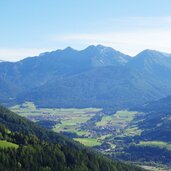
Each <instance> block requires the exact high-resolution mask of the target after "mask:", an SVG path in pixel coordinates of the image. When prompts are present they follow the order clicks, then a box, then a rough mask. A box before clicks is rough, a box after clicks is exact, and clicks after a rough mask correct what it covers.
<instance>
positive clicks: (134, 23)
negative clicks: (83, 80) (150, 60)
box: [0, 0, 171, 61]
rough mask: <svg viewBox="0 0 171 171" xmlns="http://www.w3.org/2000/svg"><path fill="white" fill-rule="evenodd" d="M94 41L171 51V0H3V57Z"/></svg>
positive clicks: (0, 1)
mask: <svg viewBox="0 0 171 171" xmlns="http://www.w3.org/2000/svg"><path fill="white" fill-rule="evenodd" d="M92 44H94V45H97V44H102V45H105V46H110V47H113V48H114V49H116V50H119V51H121V52H123V53H126V54H129V55H132V56H134V55H136V54H137V53H139V52H140V51H142V50H144V49H155V50H159V51H163V52H167V53H171V0H141V1H140V0H0V60H7V61H17V60H20V59H23V58H25V57H28V56H36V55H39V53H42V52H46V51H52V50H56V49H64V48H66V47H68V46H71V47H73V48H75V49H78V50H81V49H84V48H85V47H87V46H89V45H92Z"/></svg>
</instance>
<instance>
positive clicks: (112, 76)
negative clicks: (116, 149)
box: [0, 45, 171, 108]
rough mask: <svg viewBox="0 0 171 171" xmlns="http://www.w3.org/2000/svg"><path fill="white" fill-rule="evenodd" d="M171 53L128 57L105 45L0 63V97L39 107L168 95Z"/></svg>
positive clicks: (126, 102)
mask: <svg viewBox="0 0 171 171" xmlns="http://www.w3.org/2000/svg"><path fill="white" fill-rule="evenodd" d="M170 75H171V55H169V54H165V53H161V52H158V51H153V50H145V51H143V52H141V53H140V54H138V55H137V56H135V57H130V56H128V55H125V54H123V53H121V52H119V51H116V50H114V49H112V48H110V47H105V46H102V45H97V46H94V45H91V46H89V47H87V48H86V49H84V50H81V51H77V50H75V49H72V48H71V47H68V48H66V49H64V50H57V51H53V52H46V53H42V54H41V55H40V56H37V57H31V58H26V59H24V60H21V61H18V62H14V63H12V62H3V63H0V81H1V85H0V101H1V103H3V104H11V103H22V102H24V101H33V102H34V103H35V104H36V105H38V106H42V107H102V108H103V107H104V108H105V107H117V108H123V107H125V108H128V107H132V106H134V105H138V104H143V103H145V102H149V101H153V100H157V99H160V98H162V97H165V96H168V95H169V94H171V77H170Z"/></svg>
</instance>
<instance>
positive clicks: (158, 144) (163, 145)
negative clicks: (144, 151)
mask: <svg viewBox="0 0 171 171" xmlns="http://www.w3.org/2000/svg"><path fill="white" fill-rule="evenodd" d="M138 145H141V146H154V147H159V148H166V149H168V150H171V144H169V143H166V142H163V141H141V142H140V143H139V144H138Z"/></svg>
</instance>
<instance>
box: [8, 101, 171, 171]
mask: <svg viewBox="0 0 171 171" xmlns="http://www.w3.org/2000/svg"><path fill="white" fill-rule="evenodd" d="M10 109H11V110H12V111H14V112H15V113H18V114H19V115H21V116H24V117H26V118H28V119H30V120H32V121H34V122H37V123H39V124H40V125H42V126H44V127H46V128H49V129H52V130H54V131H55V132H61V133H63V134H64V135H66V136H68V137H70V138H73V139H74V140H76V141H79V142H80V143H82V144H84V145H86V146H89V147H93V148H95V149H97V150H98V151H100V152H102V153H104V154H106V155H107V156H109V157H112V158H117V159H118V158H119V159H121V160H127V161H129V160H128V159H129V156H130V154H129V152H127V151H126V150H125V149H126V148H127V146H131V145H133V146H134V147H136V148H137V147H142V148H143V147H154V148H156V147H157V148H159V149H162V148H165V149H167V150H168V151H170V153H171V144H169V143H166V142H162V141H140V140H136V139H135V137H136V136H140V135H141V133H142V131H143V130H141V129H140V128H139V127H138V126H137V122H138V121H137V118H138V117H139V116H140V115H141V113H139V112H137V111H127V110H121V111H117V112H115V113H112V114H105V113H104V112H103V110H102V109H97V108H85V109H75V108H68V109H59V108H36V106H35V105H34V104H33V103H31V102H25V103H24V104H22V105H16V106H13V107H11V108H10ZM140 150H141V149H140ZM126 153H128V154H126ZM125 154H126V157H125ZM130 162H131V159H130ZM137 163H138V164H139V163H141V164H142V165H144V166H143V167H144V168H146V169H148V170H154V171H156V170H162V171H164V170H168V169H164V168H162V167H161V168H160V166H159V164H158V163H157V162H156V163H155V162H153V161H152V162H151V161H145V159H144V158H142V157H141V158H140V159H138V161H137ZM144 163H146V164H148V165H146V164H144ZM150 165H153V166H150ZM155 166H156V167H155Z"/></svg>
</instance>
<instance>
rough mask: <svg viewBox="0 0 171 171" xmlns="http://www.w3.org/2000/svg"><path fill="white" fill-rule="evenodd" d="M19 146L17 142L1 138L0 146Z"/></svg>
mask: <svg viewBox="0 0 171 171" xmlns="http://www.w3.org/2000/svg"><path fill="white" fill-rule="evenodd" d="M9 147H10V148H18V147H19V146H18V145H17V144H14V143H11V142H8V141H5V140H0V148H9Z"/></svg>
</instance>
